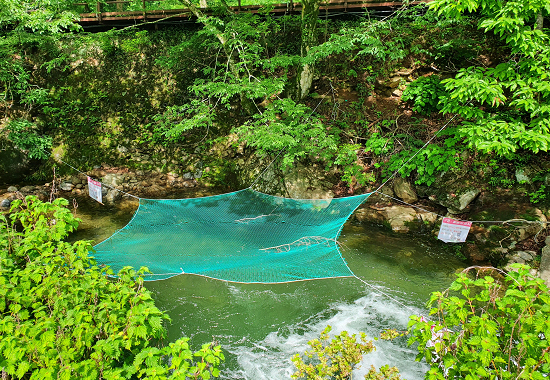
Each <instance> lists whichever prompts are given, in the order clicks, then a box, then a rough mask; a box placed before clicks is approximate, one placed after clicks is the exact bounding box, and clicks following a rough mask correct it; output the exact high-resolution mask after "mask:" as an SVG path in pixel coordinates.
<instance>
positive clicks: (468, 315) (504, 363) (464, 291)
mask: <svg viewBox="0 0 550 380" xmlns="http://www.w3.org/2000/svg"><path fill="white" fill-rule="evenodd" d="M514 265H517V264H514ZM429 305H430V306H431V307H432V309H431V310H430V315H431V316H432V317H433V320H432V321H429V320H426V319H425V318H423V317H418V316H412V317H411V320H410V322H409V330H410V332H411V337H410V339H409V343H418V350H419V354H418V356H417V359H422V358H423V359H425V360H426V362H427V363H428V365H429V366H430V367H431V368H430V370H429V371H428V373H427V374H426V378H427V379H466V380H473V379H545V378H546V377H547V376H548V373H549V372H550V343H549V341H548V339H549V337H550V294H549V292H548V288H547V286H546V285H545V284H544V281H543V280H541V279H540V278H534V277H532V276H531V275H530V274H529V268H528V267H526V266H520V265H517V267H516V271H511V272H509V273H508V274H507V275H506V277H505V279H504V281H502V282H501V281H498V280H495V278H494V277H491V276H483V277H481V276H479V277H476V278H470V277H469V274H468V273H467V271H465V272H463V273H461V274H460V275H459V277H458V279H457V280H456V281H455V282H453V284H452V285H451V287H450V288H449V289H447V290H446V291H444V292H435V293H433V294H432V297H431V299H430V302H429Z"/></svg>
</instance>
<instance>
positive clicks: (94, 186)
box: [88, 177, 103, 203]
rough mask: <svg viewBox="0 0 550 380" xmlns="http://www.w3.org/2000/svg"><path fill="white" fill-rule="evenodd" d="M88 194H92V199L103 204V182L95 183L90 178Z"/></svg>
mask: <svg viewBox="0 0 550 380" xmlns="http://www.w3.org/2000/svg"><path fill="white" fill-rule="evenodd" d="M88 194H90V197H91V198H93V199H95V200H96V201H98V202H99V203H103V198H102V196H101V182H98V181H94V180H93V179H91V178H90V177H88Z"/></svg>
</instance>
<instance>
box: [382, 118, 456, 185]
mask: <svg viewBox="0 0 550 380" xmlns="http://www.w3.org/2000/svg"><path fill="white" fill-rule="evenodd" d="M457 115H458V114H455V115H454V116H453V117H452V118H451V120H449V121H448V122H446V123H445V125H444V126H443V127H441V128H440V129H439V131H437V132H436V133H435V134H434V135H433V136H432V137H431V138H430V139H429V140H428V141H427V142H426V144H424V145H423V146H422V148H420V149H418V151H417V152H416V153H415V154H413V155H412V156H411V157H410V158H409V159H408V160H407V162H405V163H404V164H403V165H401V167H400V168H399V169H397V170H396V171H395V172H393V174H392V175H391V176H390V177H389V178H388V179H387V180H386V181H385V182H384V183H383V184H381V185H380V186H379V187H378V189H376V190H375V192H378V190H380V189H381V188H382V187H384V185H385V184H386V183H388V182H389V181H391V180H392V179H393V177H395V176H396V175H397V173H399V171H400V170H401V169H403V167H404V166H405V165H407V164H408V163H409V162H411V160H412V159H413V158H415V157H416V156H417V155H418V153H420V152H421V151H422V150H423V149H424V148H426V147H427V146H428V144H430V143H431V142H432V140H433V139H435V138H436V137H437V135H439V134H440V133H441V131H443V130H444V129H445V128H447V126H448V125H449V123H450V122H451V121H453V120H454V118H455V117H456V116H457Z"/></svg>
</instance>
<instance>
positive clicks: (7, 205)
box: [0, 199, 11, 208]
mask: <svg viewBox="0 0 550 380" xmlns="http://www.w3.org/2000/svg"><path fill="white" fill-rule="evenodd" d="M10 206H11V201H10V200H9V199H4V200H3V201H2V202H0V208H10Z"/></svg>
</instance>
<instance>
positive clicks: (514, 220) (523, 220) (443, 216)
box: [375, 191, 550, 224]
mask: <svg viewBox="0 0 550 380" xmlns="http://www.w3.org/2000/svg"><path fill="white" fill-rule="evenodd" d="M375 192H376V193H378V194H380V195H383V196H384V197H387V198H390V199H393V200H394V201H398V202H401V203H403V204H406V205H407V206H411V207H414V208H417V209H419V210H422V211H425V212H428V213H430V214H434V215H437V216H439V217H441V218H446V217H447V216H445V215H441V214H438V213H436V212H433V211H430V210H426V209H425V208H422V207H420V206H416V205H413V204H410V203H407V202H405V201H404V200H401V199H399V198H395V197H392V196H390V195H388V194H384V193H382V192H380V191H375ZM455 220H458V221H459V222H472V223H512V222H525V223H537V224H550V222H543V221H540V220H526V219H509V220H465V219H455Z"/></svg>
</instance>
